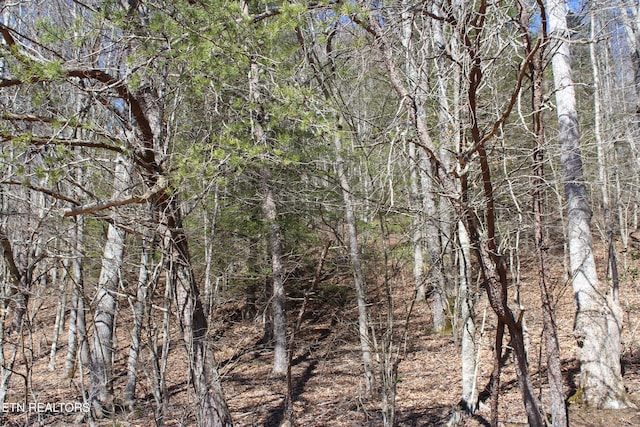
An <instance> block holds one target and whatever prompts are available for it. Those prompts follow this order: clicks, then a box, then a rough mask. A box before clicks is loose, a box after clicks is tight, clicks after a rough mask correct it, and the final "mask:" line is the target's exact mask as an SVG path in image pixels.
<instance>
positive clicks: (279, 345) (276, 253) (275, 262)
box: [261, 170, 289, 375]
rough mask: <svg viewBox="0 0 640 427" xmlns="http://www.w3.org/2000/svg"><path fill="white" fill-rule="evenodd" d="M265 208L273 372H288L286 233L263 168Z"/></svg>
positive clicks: (269, 178)
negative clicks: (270, 294)
mask: <svg viewBox="0 0 640 427" xmlns="http://www.w3.org/2000/svg"><path fill="white" fill-rule="evenodd" d="M261 176H262V191H263V194H262V198H263V199H262V210H263V212H264V217H265V220H266V223H267V226H268V227H269V252H270V253H271V274H272V283H271V288H272V292H273V294H272V301H271V307H272V314H273V319H272V320H273V340H274V348H273V373H274V374H276V375H285V374H286V373H287V365H288V363H289V358H288V356H287V318H286V313H285V304H286V294H285V290H284V266H283V265H282V233H281V232H280V225H279V224H278V211H277V207H276V203H275V199H274V194H273V188H272V187H271V183H270V181H271V174H270V173H269V172H268V171H267V170H263V171H262V174H261Z"/></svg>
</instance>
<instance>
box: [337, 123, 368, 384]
mask: <svg viewBox="0 0 640 427" xmlns="http://www.w3.org/2000/svg"><path fill="white" fill-rule="evenodd" d="M334 143H335V146H336V172H337V174H338V180H339V182H340V187H341V190H342V199H343V201H344V215H345V222H346V225H347V234H348V237H349V257H350V259H351V267H352V268H353V282H354V286H355V290H356V300H357V302H358V335H359V338H360V351H361V353H362V363H363V367H364V379H365V391H366V393H367V394H371V393H372V392H373V390H374V387H375V376H374V372H373V360H372V354H371V338H370V336H369V314H368V310H367V285H366V282H365V278H364V272H363V271H362V260H361V259H360V245H359V244H358V229H357V226H356V215H355V208H354V206H353V200H352V198H351V186H350V184H349V179H348V178H347V174H346V172H345V170H344V158H343V157H342V144H341V141H340V139H339V136H336V137H335V138H334Z"/></svg>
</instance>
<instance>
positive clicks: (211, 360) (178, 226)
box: [156, 194, 232, 427]
mask: <svg viewBox="0 0 640 427" xmlns="http://www.w3.org/2000/svg"><path fill="white" fill-rule="evenodd" d="M156 206H157V207H158V210H157V213H158V215H159V223H160V224H159V232H160V236H161V238H162V242H163V250H164V252H165V259H166V263H167V265H166V267H167V280H168V281H169V284H170V286H171V287H172V288H173V291H174V294H175V305H176V315H177V316H178V321H179V322H180V328H181V331H182V336H183V339H184V342H185V345H186V350H187V354H188V356H189V362H190V374H191V381H192V384H193V388H194V391H195V396H196V401H197V403H196V407H197V419H198V425H199V426H202V427H226V426H231V425H232V423H231V415H230V414H229V409H228V408H227V404H226V401H225V399H224V395H223V393H222V386H221V380H220V375H219V374H218V369H217V366H216V362H215V357H214V355H213V351H212V350H211V348H209V346H208V345H207V343H206V333H207V318H206V316H205V314H204V310H203V307H202V304H201V302H200V298H199V292H198V288H197V286H196V283H195V278H194V276H193V269H192V265H191V258H190V254H189V247H188V244H187V236H186V235H185V232H184V230H183V229H182V220H181V214H180V210H179V207H178V206H177V201H176V200H175V199H174V198H168V197H167V195H166V194H163V195H161V196H160V197H159V200H157V204H156Z"/></svg>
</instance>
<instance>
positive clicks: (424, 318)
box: [1, 258, 640, 427]
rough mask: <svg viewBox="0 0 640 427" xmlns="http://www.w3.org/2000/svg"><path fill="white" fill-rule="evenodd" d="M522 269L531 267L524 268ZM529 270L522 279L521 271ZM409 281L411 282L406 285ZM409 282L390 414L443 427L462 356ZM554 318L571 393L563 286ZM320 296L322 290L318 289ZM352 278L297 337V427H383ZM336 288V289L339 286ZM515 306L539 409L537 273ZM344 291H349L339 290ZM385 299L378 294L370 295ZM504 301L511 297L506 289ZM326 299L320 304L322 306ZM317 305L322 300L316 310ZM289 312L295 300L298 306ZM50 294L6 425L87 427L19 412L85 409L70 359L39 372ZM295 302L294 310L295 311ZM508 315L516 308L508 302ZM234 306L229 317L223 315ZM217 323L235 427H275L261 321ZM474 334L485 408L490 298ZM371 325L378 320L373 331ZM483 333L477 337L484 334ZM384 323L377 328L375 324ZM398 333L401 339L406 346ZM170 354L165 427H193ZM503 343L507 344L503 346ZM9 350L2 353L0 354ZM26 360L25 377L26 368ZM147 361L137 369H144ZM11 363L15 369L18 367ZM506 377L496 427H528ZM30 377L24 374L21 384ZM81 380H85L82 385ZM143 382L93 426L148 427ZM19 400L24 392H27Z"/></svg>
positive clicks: (633, 281)
mask: <svg viewBox="0 0 640 427" xmlns="http://www.w3.org/2000/svg"><path fill="white" fill-rule="evenodd" d="M522 265H523V266H524V265H526V266H529V265H532V263H531V262H529V263H527V262H526V260H523V262H522ZM639 265H640V263H638V261H634V260H631V259H630V258H629V259H628V260H627V261H626V267H624V266H623V271H624V273H625V274H626V275H625V276H623V281H622V283H621V289H620V301H621V304H622V307H623V310H624V316H625V318H624V321H625V323H624V331H623V350H624V352H623V369H624V380H625V385H626V387H627V389H628V392H629V393H630V394H631V395H632V397H633V398H637V397H640V337H638V336H637V331H638V329H640V284H639V283H638V279H637V268H638V266H639ZM525 270H526V269H525ZM404 276H407V277H404ZM408 276H409V275H407V274H404V275H403V274H400V275H397V276H396V277H395V278H394V279H393V289H394V291H393V292H394V307H395V310H394V319H395V320H394V333H395V335H394V337H395V339H394V341H395V342H394V345H395V346H396V347H395V349H396V350H397V353H394V354H395V355H396V356H397V357H399V364H398V381H397V397H396V416H397V424H398V425H399V426H440V425H445V424H446V423H447V422H448V421H449V420H450V418H451V415H452V414H453V413H454V412H455V411H456V406H457V405H458V403H459V400H460V395H461V387H462V385H461V377H460V357H459V346H458V345H457V344H456V342H455V340H454V337H453V336H452V335H451V334H450V333H448V334H436V333H433V332H432V328H431V324H432V323H431V310H430V306H429V304H428V303H426V304H425V303H420V304H415V305H414V306H413V308H412V312H411V315H410V316H409V317H408V322H406V320H407V313H408V310H409V307H411V303H410V302H411V300H412V297H413V286H412V285H411V283H410V280H409V279H408ZM551 276H552V277H556V278H557V277H562V276H563V274H562V269H561V267H554V268H552V274H551ZM557 282H558V284H557V285H556V289H555V294H556V295H557V298H558V303H557V309H558V312H557V315H558V322H557V323H558V326H559V331H558V333H559V337H560V343H561V351H562V368H563V373H564V380H565V387H566V391H567V395H568V396H570V395H571V394H573V392H574V391H575V387H576V384H577V382H578V375H579V365H578V363H577V361H576V354H575V351H576V348H575V340H574V339H573V335H572V323H573V316H574V304H573V297H572V292H571V289H570V287H569V285H568V284H567V283H566V281H561V280H558V281H557ZM322 286H324V285H321V289H323V288H322ZM348 286H349V283H348V280H346V279H342V280H340V281H338V282H336V283H333V284H331V285H330V286H328V287H326V288H324V289H325V292H319V293H318V299H317V300H315V301H314V303H313V304H312V305H311V307H310V310H309V313H308V314H307V316H305V321H304V322H303V323H302V327H301V330H300V332H299V333H298V335H297V337H298V340H297V346H296V351H295V354H294V358H293V368H292V378H293V384H294V399H295V407H294V411H295V419H296V423H297V425H298V426H318V427H319V426H336V427H340V426H345V427H346V426H379V425H382V415H381V410H380V408H381V403H380V398H379V397H373V398H368V397H366V395H365V392H364V382H363V377H362V375H361V363H360V360H361V356H360V352H359V343H358V339H357V329H356V327H357V324H356V316H357V309H356V304H355V301H354V299H353V298H352V293H351V292H350V291H348V288H346V287H348ZM341 287H343V288H342V290H340V288H341ZM520 288H521V300H522V305H523V306H524V307H525V313H524V319H525V325H526V327H527V330H528V351H529V358H530V368H531V375H532V379H533V382H534V385H535V386H536V389H537V390H539V391H541V394H542V396H543V404H544V402H545V398H544V396H546V374H545V371H544V363H542V364H541V363H540V361H539V357H540V355H541V354H544V349H543V348H541V345H540V341H541V314H540V310H539V307H540V305H541V304H540V296H539V290H538V287H537V282H536V278H535V276H534V274H533V273H532V272H529V271H523V273H522V277H521V286H520ZM345 289H346V290H345ZM373 292H374V294H375V292H381V289H373ZM510 292H511V295H513V294H514V293H515V289H511V290H510ZM320 297H322V298H320ZM320 299H322V301H320ZM294 302H295V301H294ZM55 304H56V296H55V295H54V294H53V293H52V294H51V296H50V298H44V299H43V300H42V305H41V306H40V307H39V309H38V313H37V314H38V315H37V316H35V317H34V323H33V324H32V325H31V330H32V331H34V333H33V334H31V335H29V336H27V337H26V338H25V339H27V343H28V348H29V349H30V350H29V351H31V350H33V357H30V354H31V353H28V352H27V353H28V354H27V353H25V354H23V355H19V357H18V362H17V368H16V373H14V375H13V376H12V379H11V383H10V389H9V392H8V395H7V398H6V402H12V403H13V406H11V405H9V406H8V405H7V404H5V407H4V408H2V409H3V411H2V412H3V413H2V420H1V421H2V423H3V425H7V426H9V425H15V426H19V425H85V424H86V420H84V419H83V417H82V416H83V413H82V411H70V412H65V411H64V410H62V411H58V412H56V410H55V408H53V410H42V411H40V410H38V411H36V410H34V411H31V410H27V409H25V408H21V407H19V406H16V405H18V404H25V405H26V403H24V402H40V403H55V402H58V403H69V402H81V395H82V394H81V391H82V387H86V382H85V383H84V384H80V382H79V380H78V379H77V378H78V375H79V372H78V373H76V379H72V380H70V379H65V378H63V377H62V375H63V374H62V371H63V369H62V366H61V365H62V364H63V359H64V353H65V350H66V347H65V342H63V343H61V344H62V348H61V350H60V356H59V357H58V361H57V364H56V367H57V368H56V370H54V371H53V372H50V371H49V370H48V369H47V364H48V361H49V347H50V342H49V341H48V339H47V336H48V335H50V330H51V328H52V325H53V319H54V318H55ZM297 304H299V300H298V301H297ZM512 305H513V306H515V303H513V304H512ZM231 306H233V307H236V309H231V308H229V307H231ZM225 307H226V308H225V309H224V310H221V311H219V312H218V313H217V316H216V319H217V320H216V321H215V322H213V323H212V325H211V326H212V328H211V329H212V342H213V343H214V345H215V348H216V356H217V360H218V362H219V364H220V373H221V375H222V382H223V388H224V391H225V395H226V398H227V401H228V403H229V407H230V410H231V414H232V417H233V420H234V423H235V425H236V426H267V427H270V426H278V425H279V424H280V422H281V421H282V419H283V413H282V409H283V400H284V396H285V381H284V379H283V378H281V377H274V376H273V375H272V374H271V357H272V353H271V351H270V349H269V348H266V347H265V346H263V345H261V344H260V340H261V336H262V325H261V322H260V321H258V320H255V319H250V320H242V318H241V316H240V315H239V313H240V311H241V309H242V302H241V301H239V300H238V301H235V302H234V303H231V304H227V305H226V306H225ZM372 309H373V313H374V314H373V315H372V318H373V319H378V320H379V322H377V323H378V324H377V325H375V327H376V328H377V329H378V333H380V328H381V327H382V326H384V325H383V324H385V322H386V317H385V316H384V306H382V305H378V306H376V305H375V304H374V306H373V307H372ZM296 310H297V307H292V310H291V313H290V319H295V316H296V315H297V311H296ZM127 312H128V310H123V314H122V315H121V316H120V318H119V319H118V325H119V329H118V348H119V351H117V353H116V354H117V359H116V361H115V365H114V367H115V373H116V382H115V390H116V396H121V395H122V387H123V383H124V376H125V374H124V372H125V371H124V369H125V366H126V358H127V355H128V351H127V349H128V347H127V345H128V334H129V327H128V325H130V319H128V318H127V317H126V316H128V314H126V313H127ZM476 313H477V319H478V322H477V329H478V331H479V332H481V337H480V352H479V361H480V363H479V369H478V388H479V390H480V396H481V399H486V397H487V393H486V391H483V390H484V389H485V388H486V386H487V384H488V381H489V376H490V372H491V366H492V352H493V342H494V331H495V316H494V315H493V314H492V312H491V309H490V307H489V306H488V304H487V302H486V298H485V297H484V296H481V297H480V298H479V301H478V303H477V305H476ZM375 323H376V322H374V324H375ZM483 324H484V328H482V325H483ZM381 325H382V326H381ZM405 331H406V340H403V339H402V336H403V334H404V332H405ZM172 335H173V336H172V346H171V351H170V355H169V363H168V367H167V380H166V381H167V385H168V389H169V393H170V397H169V404H168V414H167V415H168V416H167V419H166V421H165V425H167V426H176V425H193V423H194V405H193V393H192V389H191V387H190V385H189V384H188V375H187V373H188V364H187V363H186V359H185V352H184V348H183V346H182V344H181V340H180V338H179V332H178V331H177V330H175V331H173V333H172ZM504 342H505V345H506V344H507V343H508V337H505V341H504ZM5 352H6V350H5ZM24 361H27V362H28V363H27V364H26V365H28V367H29V369H26V367H25V363H24ZM145 363H146V362H145V361H144V360H143V361H141V365H142V366H143V367H144V366H145ZM18 365H19V366H18ZM503 372H504V373H503V376H502V383H501V384H502V387H501V393H500V417H499V418H500V422H501V424H502V425H504V426H520V425H526V416H525V413H524V409H523V405H522V401H521V398H520V390H519V387H518V385H517V381H516V379H515V374H514V369H513V356H512V355H510V356H509V357H508V359H507V361H506V365H505V368H504V371H503ZM27 373H28V375H26V374H27ZM85 376H86V375H85ZM148 384H149V381H148V380H147V377H146V376H145V374H144V373H142V374H141V376H140V381H139V387H138V390H137V398H138V406H137V407H136V408H135V409H134V410H126V409H122V408H121V409H120V410H119V411H118V412H117V413H116V414H115V415H114V416H113V418H112V419H109V420H101V421H98V422H96V425H99V426H102V425H104V426H110V425H113V426H153V425H156V422H155V420H154V400H153V397H152V393H151V390H150V387H149V385H148ZM25 390H28V392H27V393H25ZM569 414H570V421H571V425H573V426H594V427H595V426H604V425H608V426H637V425H640V412H639V411H635V410H620V411H598V410H593V409H589V408H586V407H584V406H583V405H581V404H580V403H571V404H570V405H569ZM489 415H490V414H489V411H488V409H487V407H486V405H484V404H483V405H481V408H480V410H479V411H478V412H477V413H476V414H475V415H473V416H465V417H464V419H463V420H462V423H461V424H459V425H467V426H484V425H488V420H489Z"/></svg>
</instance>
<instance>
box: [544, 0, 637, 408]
mask: <svg viewBox="0 0 640 427" xmlns="http://www.w3.org/2000/svg"><path fill="white" fill-rule="evenodd" d="M545 4H546V9H547V13H548V16H549V33H550V34H551V35H552V36H555V37H556V39H557V40H556V44H555V46H554V47H555V49H556V50H555V52H554V55H553V57H552V68H553V76H554V83H555V89H556V104H557V113H558V121H559V140H560V144H561V163H562V169H563V182H564V187H565V197H566V202H567V231H568V241H569V256H570V264H571V274H572V278H573V291H574V295H575V299H576V304H577V312H576V321H575V328H574V332H575V335H576V339H577V340H578V345H579V351H578V353H579V359H580V387H581V388H582V391H583V393H584V398H585V402H586V403H587V404H588V405H589V406H594V407H598V408H622V407H626V406H629V402H628V399H627V398H626V397H625V391H624V386H623V383H622V374H621V367H620V330H621V328H622V312H621V310H620V307H619V305H618V304H617V303H616V302H615V300H614V299H613V298H612V297H611V296H606V293H605V292H603V291H602V288H601V286H600V283H599V281H598V275H597V272H596V266H595V259H594V255H593V242H592V236H591V224H590V223H591V210H590V208H589V204H588V201H587V191H586V187H585V183H584V176H583V170H582V156H581V152H580V132H579V129H578V117H577V111H576V100H575V92H574V88H573V80H572V77H571V63H570V52H569V44H568V43H567V42H566V40H567V39H568V37H569V35H568V34H569V33H568V29H567V21H566V12H565V10H566V7H567V4H566V2H565V1H563V0H546V2H545Z"/></svg>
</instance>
